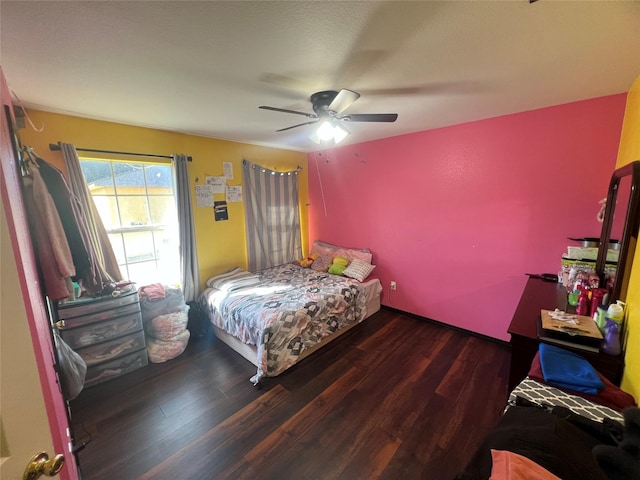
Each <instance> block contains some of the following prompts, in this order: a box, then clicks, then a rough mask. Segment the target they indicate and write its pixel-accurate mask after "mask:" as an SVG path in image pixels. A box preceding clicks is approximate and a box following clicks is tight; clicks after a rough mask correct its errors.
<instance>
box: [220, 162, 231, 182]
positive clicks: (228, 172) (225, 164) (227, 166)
mask: <svg viewBox="0 0 640 480" xmlns="http://www.w3.org/2000/svg"><path fill="white" fill-rule="evenodd" d="M222 170H223V172H224V176H225V178H226V179H227V180H233V163H231V162H222Z"/></svg>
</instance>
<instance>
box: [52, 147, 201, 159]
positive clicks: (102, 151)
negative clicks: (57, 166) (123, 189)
mask: <svg viewBox="0 0 640 480" xmlns="http://www.w3.org/2000/svg"><path fill="white" fill-rule="evenodd" d="M49 149H50V150H51V151H52V152H57V151H59V150H60V145H57V144H55V143H50V144H49ZM76 150H77V151H79V152H90V153H112V154H116V155H134V156H136V157H151V158H168V159H173V157H172V156H171V155H155V154H153V153H134V152H118V151H115V150H96V149H94V148H77V147H76ZM187 160H188V161H191V157H187Z"/></svg>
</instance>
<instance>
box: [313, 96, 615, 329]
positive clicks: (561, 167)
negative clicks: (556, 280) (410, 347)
mask: <svg viewBox="0 0 640 480" xmlns="http://www.w3.org/2000/svg"><path fill="white" fill-rule="evenodd" d="M625 99H626V94H619V95H613V96H608V97H601V98H597V99H593V100H588V101H583V102H576V103H571V104H566V105H560V106H556V107H551V108H544V109H540V110H535V111H530V112H525V113H519V114H514V115H508V116H504V117H498V118H493V119H489V120H483V121H478V122H473V123H467V124H462V125H456V126H453V127H446V128H441V129H437V130H430V131H425V132H419V133H415V134H409V135H403V136H399V137H393V138H388V139H385V140H379V141H374V142H367V143H361V144H357V145H351V146H346V147H342V148H337V149H334V150H330V151H322V152H315V153H311V154H309V199H310V206H309V222H310V232H309V233H310V241H311V242H313V241H314V240H315V239H321V240H325V241H328V242H331V243H336V244H340V245H344V246H348V247H368V248H370V249H371V250H372V251H373V253H374V263H375V264H376V265H377V268H376V270H375V271H374V272H375V274H376V275H377V276H378V277H379V278H380V280H381V281H382V285H383V288H384V293H383V298H382V303H383V305H387V306H390V307H393V308H397V309H399V310H402V311H406V312H410V313H413V314H416V315H420V316H423V317H427V318H431V319H434V320H438V321H440V322H444V323H447V324H450V325H453V326H456V327H460V328H464V329H467V330H471V331H474V332H477V333H481V334H484V335H488V336H490V337H494V338H498V339H502V340H508V339H509V335H508V334H507V328H508V326H509V322H510V321H511V317H512V315H513V312H514V310H515V308H516V306H517V304H518V300H519V297H520V294H521V293H522V290H523V288H524V285H525V282H526V279H527V277H526V276H525V273H527V272H529V273H542V272H551V273H557V271H558V269H559V266H560V257H561V255H562V253H563V252H565V251H566V247H567V245H575V243H573V242H570V241H568V240H567V237H585V236H599V235H600V224H599V223H598V222H597V221H596V213H597V212H598V210H599V204H598V201H599V200H600V199H601V198H604V197H605V196H606V193H607V187H608V183H609V177H610V176H611V173H612V172H613V170H614V168H615V162H616V155H617V149H618V143H619V140H620V131H621V128H622V119H623V116H624V108H625ZM425 114H427V113H425ZM398 121H402V118H399V120H398ZM323 191H324V196H323V195H322V192H323ZM392 280H395V281H396V282H397V285H398V289H397V290H396V291H390V290H389V288H388V287H389V283H390V281H392Z"/></svg>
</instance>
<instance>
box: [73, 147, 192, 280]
mask: <svg viewBox="0 0 640 480" xmlns="http://www.w3.org/2000/svg"><path fill="white" fill-rule="evenodd" d="M80 166H81V168H82V172H83V173H84V176H85V178H86V180H87V185H88V186H89V191H90V192H91V196H92V197H93V200H94V202H95V204H96V207H97V209H98V212H99V213H100V218H101V219H102V222H103V223H104V226H105V229H106V230H107V233H108V234H109V239H110V240H111V245H112V246H113V251H114V253H115V255H116V258H117V259H118V264H119V265H120V271H121V272H122V276H123V277H124V279H125V280H131V281H133V282H135V283H136V284H138V286H142V285H149V284H151V283H163V284H168V285H172V284H176V283H179V281H180V256H179V245H178V242H179V239H178V218H177V211H176V202H175V194H174V186H175V182H174V174H173V168H172V166H171V165H170V164H166V163H147V162H145V163H134V162H126V161H109V160H106V161H105V160H89V159H82V158H81V159H80Z"/></svg>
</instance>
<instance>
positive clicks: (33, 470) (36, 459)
mask: <svg viewBox="0 0 640 480" xmlns="http://www.w3.org/2000/svg"><path fill="white" fill-rule="evenodd" d="M63 466H64V455H61V454H58V455H56V456H54V457H53V458H51V459H49V455H47V452H40V453H36V454H35V455H34V456H33V457H31V460H29V463H28V464H27V468H26V469H25V471H24V474H23V475H22V480H36V479H38V478H40V477H41V476H42V475H46V476H47V477H55V476H56V475H57V474H58V473H60V470H62V467H63Z"/></svg>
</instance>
